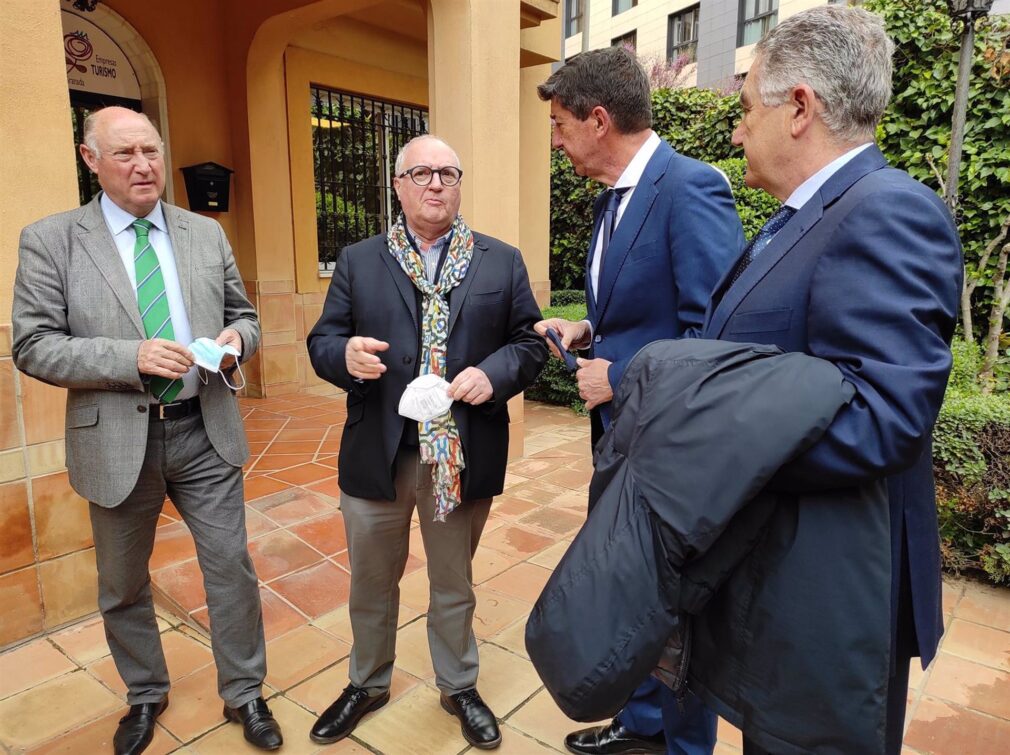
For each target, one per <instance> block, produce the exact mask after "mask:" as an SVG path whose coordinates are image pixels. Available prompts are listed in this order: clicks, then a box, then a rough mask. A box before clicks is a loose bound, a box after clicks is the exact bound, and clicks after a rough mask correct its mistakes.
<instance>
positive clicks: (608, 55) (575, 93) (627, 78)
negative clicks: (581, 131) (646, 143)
mask: <svg viewBox="0 0 1010 755" xmlns="http://www.w3.org/2000/svg"><path fill="white" fill-rule="evenodd" d="M537 94H538V95H539V96H540V99H541V100H544V101H545V102H546V101H548V100H553V99H557V101H558V103H559V104H560V105H561V106H562V107H563V108H565V110H569V111H571V112H572V113H573V114H574V115H575V117H576V118H578V119H579V120H580V121H584V120H585V119H586V118H588V117H589V114H590V113H591V112H592V110H593V108H594V107H602V108H603V109H604V110H606V111H607V112H608V113H609V114H610V117H611V119H612V120H613V122H614V126H616V127H617V130H618V131H619V132H621V133H622V134H635V133H638V132H639V131H644V130H645V129H647V128H651V127H652V94H651V92H650V90H649V77H648V76H646V74H645V71H644V70H643V69H642V65H641V64H640V63H639V62H638V60H637V59H636V58H635V55H634V53H632V52H631V51H630V50H628V49H626V48H624V47H623V46H622V47H605V48H603V49H601V50H589V51H588V52H584V53H582V54H581V55H579V56H578V57H576V58H573V59H572V60H570V61H568V62H567V63H565V64H564V65H563V66H562V67H561V68H559V69H558V70H556V71H555V72H554V73H552V74H551V75H550V78H548V79H547V81H545V82H544V83H543V84H541V85H540V86H538V87H537Z"/></svg>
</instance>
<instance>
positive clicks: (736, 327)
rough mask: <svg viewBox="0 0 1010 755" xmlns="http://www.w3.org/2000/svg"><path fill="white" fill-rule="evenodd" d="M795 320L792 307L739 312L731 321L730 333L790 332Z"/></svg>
mask: <svg viewBox="0 0 1010 755" xmlns="http://www.w3.org/2000/svg"><path fill="white" fill-rule="evenodd" d="M792 319H793V310H792V308H791V307H787V308H784V309H763V310H757V311H751V312H739V313H737V314H735V315H733V318H732V319H731V320H730V321H729V329H728V331H727V332H729V333H734V334H736V333H773V332H775V331H779V330H789V325H790V324H791V322H792Z"/></svg>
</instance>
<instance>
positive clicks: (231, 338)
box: [214, 328, 242, 370]
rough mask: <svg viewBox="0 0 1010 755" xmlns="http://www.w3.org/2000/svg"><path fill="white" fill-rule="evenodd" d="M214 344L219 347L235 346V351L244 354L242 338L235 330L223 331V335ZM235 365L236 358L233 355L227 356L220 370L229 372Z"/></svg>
mask: <svg viewBox="0 0 1010 755" xmlns="http://www.w3.org/2000/svg"><path fill="white" fill-rule="evenodd" d="M214 342H215V343H217V345H218V346H234V347H235V351H237V352H238V353H239V355H240V356H241V354H242V336H240V335H239V334H238V331H237V330H235V329H234V328H225V329H224V330H222V331H221V335H219V336H218V337H217V338H215V339H214ZM234 364H235V357H233V356H232V355H231V354H225V355H224V357H223V358H222V359H221V366H220V367H219V368H218V369H220V370H229V369H231V368H232V366H234Z"/></svg>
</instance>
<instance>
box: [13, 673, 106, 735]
mask: <svg viewBox="0 0 1010 755" xmlns="http://www.w3.org/2000/svg"><path fill="white" fill-rule="evenodd" d="M121 706H122V703H121V702H120V700H119V698H117V697H116V696H115V695H114V694H112V693H111V692H109V691H108V690H106V689H104V688H103V687H102V685H101V684H99V683H98V682H97V681H96V680H95V679H93V678H92V677H91V676H89V675H88V674H86V673H85V672H83V671H73V672H71V673H69V674H63V675H62V676H59V677H57V678H55V679H51V680H50V681H48V682H44V683H42V684H40V685H38V686H36V687H32V688H31V689H29V690H26V691H24V692H20V693H18V694H16V695H13V696H11V697H8V698H7V699H6V700H2V701H0V742H3V743H4V744H6V745H7V746H8V747H12V748H25V749H27V748H30V747H32V746H34V745H36V744H41V743H43V742H45V741H47V740H50V739H54V738H56V737H58V736H61V735H62V734H64V733H66V732H68V731H71V730H73V729H76V728H78V727H80V726H82V725H84V724H86V723H87V722H89V721H92V720H94V719H96V718H100V717H101V716H104V715H106V714H108V713H111V712H112V711H114V710H117V709H118V708H120V707H121Z"/></svg>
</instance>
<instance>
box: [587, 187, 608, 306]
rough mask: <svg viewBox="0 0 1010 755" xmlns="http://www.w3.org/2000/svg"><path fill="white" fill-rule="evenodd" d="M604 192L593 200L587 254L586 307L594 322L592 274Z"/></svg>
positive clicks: (594, 294)
mask: <svg viewBox="0 0 1010 755" xmlns="http://www.w3.org/2000/svg"><path fill="white" fill-rule="evenodd" d="M604 193H605V192H602V191H601V192H600V194H599V196H597V197H596V200H595V201H594V202H593V233H592V234H591V235H590V237H589V249H588V251H587V254H586V309H587V316H588V317H589V321H590V322H593V323H595V322H596V292H595V291H593V276H592V269H593V257H594V256H595V255H596V235H597V234H598V233H599V232H600V223H601V222H602V217H601V213H602V212H603V195H604Z"/></svg>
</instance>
